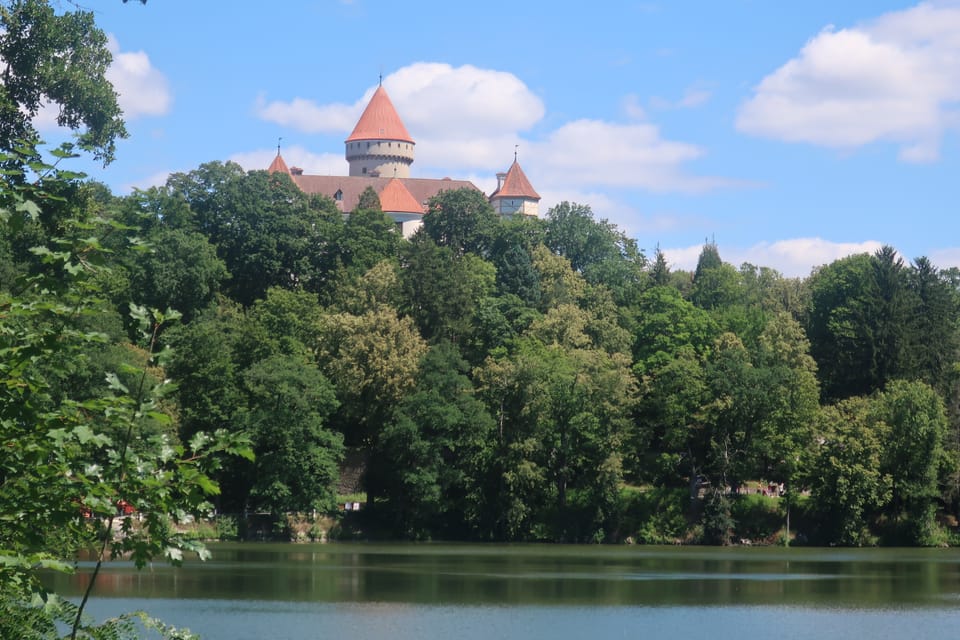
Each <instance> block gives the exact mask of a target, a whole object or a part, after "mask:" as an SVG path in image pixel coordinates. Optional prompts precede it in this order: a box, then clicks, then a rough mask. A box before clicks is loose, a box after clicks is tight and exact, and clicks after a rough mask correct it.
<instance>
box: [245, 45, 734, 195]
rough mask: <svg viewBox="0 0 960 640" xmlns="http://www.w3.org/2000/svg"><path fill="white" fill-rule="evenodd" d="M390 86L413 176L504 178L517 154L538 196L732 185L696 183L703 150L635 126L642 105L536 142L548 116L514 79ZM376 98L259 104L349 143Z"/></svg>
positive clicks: (474, 76)
mask: <svg viewBox="0 0 960 640" xmlns="http://www.w3.org/2000/svg"><path fill="white" fill-rule="evenodd" d="M383 84H384V87H385V88H386V89H387V92H388V93H389V95H390V99H391V101H392V102H393V104H394V106H395V107H396V108H397V111H398V112H399V113H400V114H401V116H402V118H403V121H404V124H406V126H407V129H408V130H409V131H410V134H411V136H413V138H414V140H416V142H417V147H416V160H415V162H414V165H413V168H412V171H413V174H414V175H418V176H436V175H450V176H451V177H457V176H462V175H464V174H469V173H483V172H490V173H493V172H495V171H500V170H505V169H506V168H507V167H508V166H509V165H510V161H511V155H512V152H513V151H514V149H515V146H516V145H519V146H520V158H521V163H522V164H523V165H524V167H525V168H527V169H528V170H530V169H531V168H534V167H536V170H535V171H533V172H532V173H530V174H529V175H530V178H531V180H532V181H533V182H534V185H535V186H536V188H537V189H538V190H541V189H544V190H551V189H555V190H557V189H568V190H569V189H576V190H578V191H595V190H597V189H598V188H601V187H625V188H629V189H649V190H654V191H686V192H696V191H704V190H708V189H712V188H715V187H718V186H726V185H729V184H732V183H731V181H727V180H723V179H719V178H710V177H697V176H691V175H689V174H688V172H687V171H686V170H685V166H684V165H685V163H687V162H689V161H692V160H695V159H697V158H699V157H701V156H702V155H703V154H704V153H705V150H704V149H703V148H701V147H699V146H697V145H694V144H689V143H685V142H675V141H671V140H666V139H664V138H663V137H662V136H661V134H660V131H659V129H658V128H657V127H656V126H655V125H653V124H650V123H648V122H642V121H640V122H638V121H637V120H638V119H642V118H643V110H642V108H640V106H639V103H638V101H637V99H636V97H631V96H627V97H626V98H625V99H624V102H623V108H624V109H625V111H626V113H627V114H628V116H629V117H630V118H631V119H632V120H633V121H632V122H629V123H617V122H606V121H601V120H589V119H582V120H576V121H573V122H568V123H566V124H563V125H561V126H560V127H558V128H556V129H554V130H553V131H550V132H547V133H546V134H544V135H542V136H539V137H537V138H536V139H529V138H530V137H531V136H530V134H528V133H526V132H528V131H529V130H530V129H532V128H533V127H534V126H535V125H537V124H538V123H540V122H541V121H542V120H543V117H544V115H545V107H544V104H543V102H542V100H540V98H539V97H538V96H536V95H535V94H534V93H533V92H532V91H531V90H530V89H529V88H528V87H527V86H526V85H525V84H524V83H523V82H522V81H521V80H520V79H519V78H517V77H516V76H515V75H513V74H511V73H507V72H503V71H495V70H490V69H480V68H478V67H474V66H472V65H463V66H460V67H453V66H451V65H449V64H443V63H434V62H418V63H415V64H411V65H409V66H406V67H403V68H401V69H399V70H397V71H396V72H394V73H392V74H390V75H389V76H387V77H386V78H384V80H383ZM374 90H375V87H371V88H370V89H369V90H368V91H367V92H366V93H365V95H364V96H363V97H362V98H361V99H360V100H358V101H357V102H355V103H353V104H349V105H348V104H340V103H335V104H327V105H318V104H317V103H315V102H313V101H312V100H307V99H304V98H295V99H293V100H291V101H287V102H284V101H271V102H268V101H267V100H266V99H265V98H264V97H262V96H261V97H260V98H258V100H257V103H256V105H255V110H256V113H257V114H258V115H259V116H260V117H261V118H263V119H265V120H268V121H270V122H275V123H277V124H280V125H283V126H288V127H291V128H294V129H296V130H298V131H302V132H305V133H336V132H340V133H342V134H343V135H344V137H346V136H347V135H348V134H349V132H350V131H351V130H352V128H353V126H354V125H355V124H356V122H357V120H358V119H359V117H360V114H361V113H362V111H363V109H364V107H365V106H366V104H367V103H368V102H369V100H370V97H371V96H372V94H373V91H374ZM707 95H708V94H707ZM705 98H706V95H702V94H700V93H697V92H696V91H694V90H691V91H690V92H688V95H687V96H686V97H685V98H684V100H685V101H686V102H687V103H689V104H691V105H692V104H693V103H696V102H698V101H700V100H703V99H705ZM284 155H285V157H286V154H284ZM525 159H526V160H525ZM305 168H306V167H305Z"/></svg>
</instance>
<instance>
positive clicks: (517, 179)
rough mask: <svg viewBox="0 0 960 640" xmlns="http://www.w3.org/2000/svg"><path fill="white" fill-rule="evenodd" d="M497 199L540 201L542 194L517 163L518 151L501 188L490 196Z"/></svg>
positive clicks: (515, 152) (514, 153)
mask: <svg viewBox="0 0 960 640" xmlns="http://www.w3.org/2000/svg"><path fill="white" fill-rule="evenodd" d="M498 175H499V174H498ZM495 197H496V198H528V199H530V200H539V199H540V194H539V193H537V191H536V189H534V188H533V185H532V184H530V180H529V179H527V174H525V173H524V172H523V169H521V168H520V163H519V162H517V151H516V149H514V151H513V164H512V165H510V168H509V169H507V174H506V175H505V176H504V177H503V181H502V182H501V183H500V186H499V187H498V188H497V190H496V191H495V192H494V193H493V195H491V196H490V198H491V199H492V198H495Z"/></svg>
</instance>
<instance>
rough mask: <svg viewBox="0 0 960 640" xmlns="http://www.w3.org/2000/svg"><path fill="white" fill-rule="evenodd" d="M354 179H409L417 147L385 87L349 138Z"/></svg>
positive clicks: (371, 103)
mask: <svg viewBox="0 0 960 640" xmlns="http://www.w3.org/2000/svg"><path fill="white" fill-rule="evenodd" d="M344 144H345V145H346V156H347V162H348V163H349V165H350V175H351V176H369V177H383V178H409V177H410V165H411V164H413V147H414V145H415V144H416V143H415V142H414V141H413V138H411V137H410V134H409V133H408V132H407V128H406V127H405V126H404V125H403V121H402V120H400V116H399V115H398V114H397V110H396V109H395V108H394V107H393V103H392V102H391V101H390V97H389V96H388V95H387V92H386V90H385V89H384V88H383V85H380V86H379V87H377V90H376V91H375V92H374V93H373V97H372V98H370V103H369V104H368V105H367V108H366V109H364V110H363V115H361V116H360V120H359V121H358V122H357V126H356V127H354V128H353V133H351V134H350V137H349V138H347V139H346V141H345V143H344Z"/></svg>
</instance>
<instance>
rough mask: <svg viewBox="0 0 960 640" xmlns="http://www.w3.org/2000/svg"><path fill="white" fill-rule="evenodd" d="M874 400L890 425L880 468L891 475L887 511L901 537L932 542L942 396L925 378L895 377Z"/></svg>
mask: <svg viewBox="0 0 960 640" xmlns="http://www.w3.org/2000/svg"><path fill="white" fill-rule="evenodd" d="M874 404H875V412H876V415H877V419H878V420H880V421H883V422H884V423H886V425H887V426H888V427H889V431H888V434H887V438H886V440H885V446H884V456H883V466H882V468H883V471H884V472H885V473H886V474H888V475H889V476H890V478H891V479H892V487H891V495H890V498H891V499H890V504H889V507H888V513H889V515H890V518H891V520H892V522H893V523H895V526H898V527H899V528H900V529H901V530H902V533H900V535H899V536H898V537H899V540H898V541H900V542H904V543H907V544H920V545H932V544H934V543H935V541H936V535H935V532H936V520H935V519H934V516H935V514H936V508H937V498H938V497H939V495H940V491H939V489H938V486H937V480H938V474H939V471H940V466H941V464H942V462H943V460H944V455H945V453H944V449H943V443H944V439H945V436H946V433H947V419H946V415H945V413H944V408H943V401H942V400H941V399H940V397H939V396H938V395H937V393H936V392H935V391H934V390H933V389H932V388H930V387H929V386H928V385H926V384H924V383H922V382H905V381H902V380H895V381H893V382H891V383H890V384H889V385H888V386H887V388H886V390H884V391H883V392H882V393H880V394H878V395H877V397H876V399H875V400H874Z"/></svg>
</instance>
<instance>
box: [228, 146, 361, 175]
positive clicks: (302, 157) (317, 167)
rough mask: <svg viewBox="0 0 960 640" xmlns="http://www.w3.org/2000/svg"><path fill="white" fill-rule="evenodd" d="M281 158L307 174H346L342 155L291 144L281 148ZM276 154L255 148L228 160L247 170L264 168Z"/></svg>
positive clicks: (274, 151)
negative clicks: (308, 149)
mask: <svg viewBox="0 0 960 640" xmlns="http://www.w3.org/2000/svg"><path fill="white" fill-rule="evenodd" d="M281 153H282V154H283V160H284V162H286V163H287V166H288V167H300V168H301V169H303V172H304V173H306V174H308V175H316V176H345V175H347V161H346V159H345V158H344V157H343V155H339V154H333V153H320V154H317V153H311V152H310V151H307V150H306V149H304V148H303V147H300V146H292V147H285V148H283V149H281ZM276 155H277V150H276V149H275V148H274V149H257V150H255V151H245V152H241V153H235V154H233V155H232V156H230V160H231V161H233V162H236V163H237V164H239V165H240V166H241V167H243V168H244V169H245V170H247V171H254V170H256V169H266V168H267V167H269V166H270V163H271V162H273V159H274V158H275V157H276Z"/></svg>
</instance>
